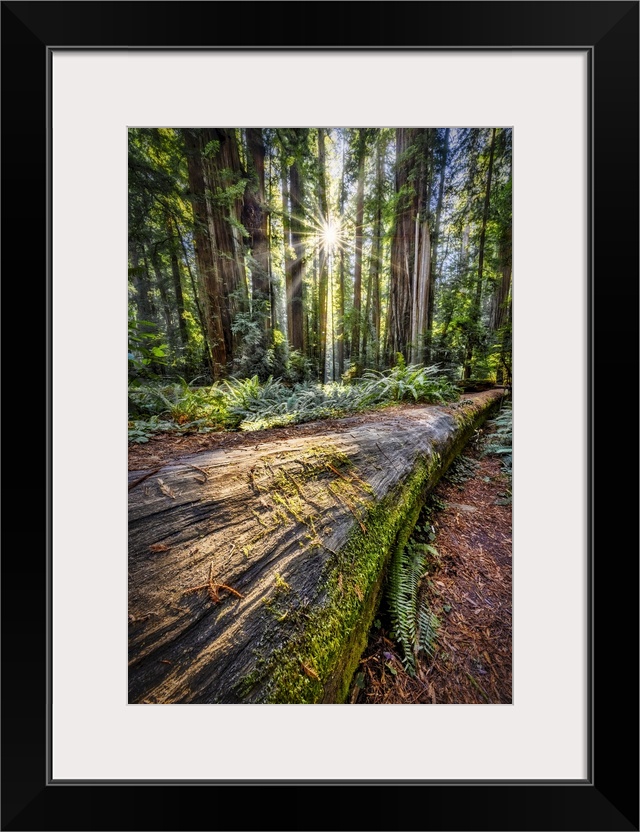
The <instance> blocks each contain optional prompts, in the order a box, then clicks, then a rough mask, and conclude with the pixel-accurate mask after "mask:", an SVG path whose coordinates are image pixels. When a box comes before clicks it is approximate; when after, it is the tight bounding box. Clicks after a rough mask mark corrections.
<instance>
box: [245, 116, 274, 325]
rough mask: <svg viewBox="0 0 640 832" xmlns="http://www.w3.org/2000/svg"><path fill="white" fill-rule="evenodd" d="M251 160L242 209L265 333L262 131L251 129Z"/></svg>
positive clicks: (254, 289) (266, 267) (266, 287)
mask: <svg viewBox="0 0 640 832" xmlns="http://www.w3.org/2000/svg"><path fill="white" fill-rule="evenodd" d="M246 135H247V158H248V161H249V165H250V168H249V174H250V176H249V183H248V185H247V188H246V191H245V198H244V202H243V208H242V219H243V225H244V227H245V228H246V230H247V232H248V234H249V246H250V248H251V258H252V259H251V294H252V299H253V303H254V305H256V306H257V307H258V308H259V309H260V319H261V323H262V327H263V329H264V331H265V332H267V331H268V329H269V327H270V324H271V316H270V314H269V310H268V309H267V305H268V303H269V300H270V293H269V236H268V229H267V211H266V207H265V187H264V157H265V147H264V141H263V138H262V130H261V129H260V128H255V127H249V128H247V133H246Z"/></svg>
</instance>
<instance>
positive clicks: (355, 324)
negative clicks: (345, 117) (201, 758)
mask: <svg viewBox="0 0 640 832" xmlns="http://www.w3.org/2000/svg"><path fill="white" fill-rule="evenodd" d="M365 158H366V133H365V132H364V130H360V135H359V137H358V190H357V195H356V251H355V262H354V267H353V313H352V314H353V321H352V324H351V362H352V363H354V362H355V363H358V361H359V358H360V356H359V351H360V311H361V306H362V231H363V219H364V166H365Z"/></svg>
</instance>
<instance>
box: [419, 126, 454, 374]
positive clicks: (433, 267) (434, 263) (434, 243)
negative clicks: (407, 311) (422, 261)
mask: <svg viewBox="0 0 640 832" xmlns="http://www.w3.org/2000/svg"><path fill="white" fill-rule="evenodd" d="M450 133H451V130H450V129H449V128H448V127H447V128H446V130H445V131H444V143H443V148H442V156H441V159H440V181H439V183H438V203H437V206H436V216H435V222H434V229H433V234H432V235H431V262H430V264H429V287H428V298H427V333H426V344H425V347H426V349H425V359H424V360H425V363H426V364H429V363H431V343H432V339H433V312H434V308H435V297H436V283H437V279H438V247H439V245H440V221H441V219H442V202H443V198H444V183H445V174H446V171H447V159H448V156H449V136H450Z"/></svg>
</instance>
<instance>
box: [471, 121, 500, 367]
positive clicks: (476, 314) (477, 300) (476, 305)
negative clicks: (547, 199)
mask: <svg viewBox="0 0 640 832" xmlns="http://www.w3.org/2000/svg"><path fill="white" fill-rule="evenodd" d="M495 146H496V128H495V127H494V128H493V130H492V131H491V147H490V149H489V166H488V168H487V184H486V187H485V192H484V206H483V209H482V226H481V228H480V242H479V244H478V276H477V282H476V290H475V296H474V300H473V307H472V310H471V316H470V318H471V327H472V331H471V333H470V336H469V339H468V344H467V351H466V355H465V362H464V372H463V378H465V379H467V378H470V376H471V364H472V361H473V351H474V348H475V346H476V340H477V339H476V336H475V332H474V329H475V328H476V327H477V326H478V325H479V322H480V314H481V310H482V281H483V276H484V254H485V242H486V235H487V223H488V221H489V206H490V203H491V178H492V175H493V156H494V152H495Z"/></svg>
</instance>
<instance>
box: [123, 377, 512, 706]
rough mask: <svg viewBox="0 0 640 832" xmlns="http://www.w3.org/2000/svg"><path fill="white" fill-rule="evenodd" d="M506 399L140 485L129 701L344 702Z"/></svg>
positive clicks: (221, 460)
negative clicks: (392, 567) (382, 616)
mask: <svg viewBox="0 0 640 832" xmlns="http://www.w3.org/2000/svg"><path fill="white" fill-rule="evenodd" d="M501 396H502V391H500V390H491V391H486V392H483V393H478V394H475V395H473V396H472V397H469V398H468V399H466V400H464V401H462V402H460V403H459V404H456V405H453V406H450V407H447V408H445V407H435V406H424V407H412V408H407V409H406V410H405V411H403V412H402V415H401V416H398V415H397V413H396V414H395V415H393V416H392V415H389V416H388V417H385V415H384V413H378V414H376V418H375V419H374V420H371V421H367V420H366V419H363V418H362V417H356V418H352V419H346V420H343V422H342V423H341V425H340V427H341V430H339V431H336V430H333V431H326V432H325V431H323V429H322V427H321V426H319V429H318V433H317V434H313V435H304V436H300V437H299V438H295V437H294V438H290V439H285V440H279V441H272V442H266V443H265V442H260V443H259V444H255V445H254V444H250V445H249V446H245V447H241V448H238V449H233V450H224V449H218V450H211V451H204V452H201V453H199V454H196V455H194V456H191V457H185V458H184V459H182V460H180V461H179V462H175V463H172V464H168V465H166V466H164V467H162V468H161V469H158V470H155V471H132V472H130V474H129V488H130V491H129V702H131V703H264V702H281V703H282V702H289V703H291V702H300V703H304V702H309V703H310V702H342V701H344V699H345V697H346V695H347V691H348V688H349V683H350V680H351V678H352V676H353V673H354V671H355V669H356V667H357V664H358V661H359V658H360V656H361V654H362V651H363V649H364V646H365V644H366V639H367V633H368V630H369V627H370V625H371V622H372V620H373V617H374V615H375V611H376V609H377V605H378V602H379V600H380V593H381V590H382V584H383V577H384V571H385V567H386V565H387V563H388V560H389V557H390V555H391V553H392V551H393V550H394V547H396V546H397V545H403V544H404V542H405V541H406V539H407V537H408V536H409V534H410V532H411V530H412V528H413V525H414V523H415V520H416V518H417V514H418V512H419V510H420V507H421V505H422V504H423V502H424V498H425V497H426V494H427V493H428V491H429V490H430V489H431V488H432V487H433V486H434V484H435V483H436V482H437V480H438V478H439V477H440V475H441V474H442V473H443V472H444V470H445V469H446V467H447V466H448V465H449V463H450V462H451V460H452V459H453V458H454V456H455V455H456V454H457V453H459V451H460V449H461V447H462V446H463V445H464V444H465V442H466V441H468V438H469V436H470V435H471V434H472V432H473V430H474V429H475V428H476V427H477V426H478V424H480V423H481V422H482V421H483V420H484V419H485V418H486V416H487V415H488V413H489V411H490V410H491V408H492V407H493V406H494V405H495V404H496V403H497V402H498V401H499V399H500V397H501Z"/></svg>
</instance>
